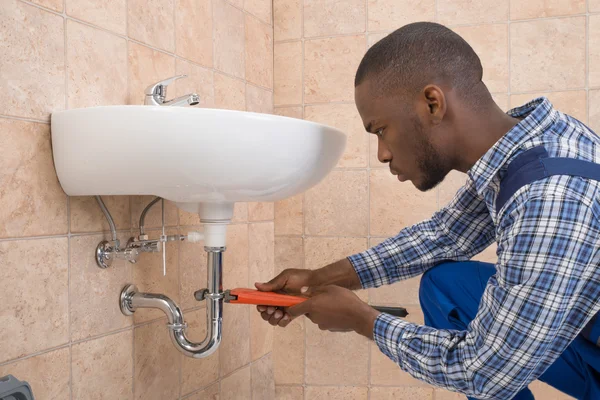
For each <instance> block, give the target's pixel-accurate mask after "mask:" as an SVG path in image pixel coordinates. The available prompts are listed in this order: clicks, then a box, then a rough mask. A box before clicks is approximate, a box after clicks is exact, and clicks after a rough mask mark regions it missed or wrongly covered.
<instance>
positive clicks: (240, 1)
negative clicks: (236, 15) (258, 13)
mask: <svg viewBox="0 0 600 400" xmlns="http://www.w3.org/2000/svg"><path fill="white" fill-rule="evenodd" d="M226 1H227V2H228V3H230V4H231V5H233V6H235V7H236V8H239V9H243V8H244V0H226Z"/></svg>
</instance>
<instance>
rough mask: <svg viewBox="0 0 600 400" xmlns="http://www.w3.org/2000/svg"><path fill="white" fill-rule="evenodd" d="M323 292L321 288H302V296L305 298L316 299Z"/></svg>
mask: <svg viewBox="0 0 600 400" xmlns="http://www.w3.org/2000/svg"><path fill="white" fill-rule="evenodd" d="M322 292H323V289H322V288H321V287H319V286H316V287H313V286H302V288H300V294H301V295H302V296H305V297H314V296H316V295H318V294H320V293H322Z"/></svg>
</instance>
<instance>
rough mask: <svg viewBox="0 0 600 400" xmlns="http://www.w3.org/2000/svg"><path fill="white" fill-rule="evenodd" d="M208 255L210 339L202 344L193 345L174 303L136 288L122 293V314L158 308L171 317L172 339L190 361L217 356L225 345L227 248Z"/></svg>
mask: <svg viewBox="0 0 600 400" xmlns="http://www.w3.org/2000/svg"><path fill="white" fill-rule="evenodd" d="M204 250H205V251H206V252H207V253H208V265H207V271H208V272H207V273H208V280H207V283H208V288H207V290H206V293H205V294H204V298H205V300H206V322H207V323H206V337H205V338H204V340H203V341H202V342H201V343H195V342H192V341H190V340H189V339H188V338H187V337H186V335H185V331H186V329H187V324H186V323H185V321H184V319H183V312H182V311H181V309H180V308H179V307H178V306H177V304H175V302H174V301H173V300H171V299H170V298H168V297H167V296H164V295H162V294H154V293H142V292H138V290H137V288H136V287H135V286H134V285H127V286H125V288H123V290H122V291H121V298H120V305H121V312H123V314H125V315H133V313H134V312H135V311H136V309H138V308H158V309H159V310H162V311H163V312H164V313H165V314H166V315H167V320H168V323H167V327H168V328H169V336H170V337H171V341H172V342H173V344H174V345H175V347H176V348H177V349H178V350H179V351H180V352H182V353H183V354H185V355H186V356H188V357H193V358H204V357H208V356H210V355H211V354H213V353H214V352H215V351H216V350H217V348H218V347H219V344H220V343H221V335H222V330H223V329H222V328H223V296H224V294H223V252H224V251H225V247H205V248H204Z"/></svg>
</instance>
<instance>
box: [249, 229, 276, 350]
mask: <svg viewBox="0 0 600 400" xmlns="http://www.w3.org/2000/svg"><path fill="white" fill-rule="evenodd" d="M248 236H249V249H250V252H249V263H250V271H249V276H250V278H249V280H248V285H247V286H246V287H249V288H253V287H254V283H255V282H268V281H269V280H271V279H272V278H273V277H274V276H275V254H274V251H275V249H274V248H275V239H274V226H273V222H266V223H259V224H250V226H249V235H248ZM251 308H252V309H251V310H250V311H251V312H250V316H251V318H250V335H251V348H250V352H251V356H252V360H257V359H259V358H260V357H262V356H264V355H265V354H267V353H270V352H271V351H272V350H273V327H272V326H271V325H270V324H268V323H267V322H266V321H264V320H263V319H262V317H261V316H260V314H259V313H258V312H257V311H256V310H255V309H254V308H253V307H251Z"/></svg>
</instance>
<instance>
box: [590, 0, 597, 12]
mask: <svg viewBox="0 0 600 400" xmlns="http://www.w3.org/2000/svg"><path fill="white" fill-rule="evenodd" d="M588 8H589V12H598V11H600V1H599V0H588Z"/></svg>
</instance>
